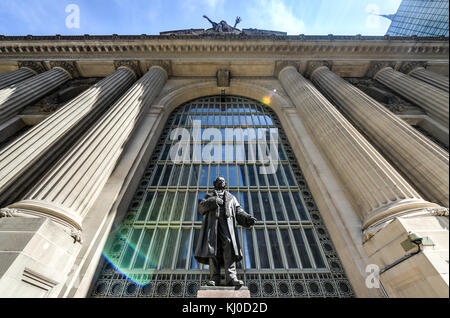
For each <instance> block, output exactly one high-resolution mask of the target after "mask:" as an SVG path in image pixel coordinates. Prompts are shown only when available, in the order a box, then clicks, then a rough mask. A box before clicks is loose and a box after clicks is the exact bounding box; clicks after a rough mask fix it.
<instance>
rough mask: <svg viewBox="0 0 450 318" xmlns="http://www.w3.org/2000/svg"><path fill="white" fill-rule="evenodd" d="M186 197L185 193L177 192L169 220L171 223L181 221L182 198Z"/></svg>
mask: <svg viewBox="0 0 450 318" xmlns="http://www.w3.org/2000/svg"><path fill="white" fill-rule="evenodd" d="M185 196H186V192H178V193H177V198H176V200H175V203H174V206H173V211H172V216H171V218H170V219H171V220H172V221H181V214H182V213H183V204H184V197H185Z"/></svg>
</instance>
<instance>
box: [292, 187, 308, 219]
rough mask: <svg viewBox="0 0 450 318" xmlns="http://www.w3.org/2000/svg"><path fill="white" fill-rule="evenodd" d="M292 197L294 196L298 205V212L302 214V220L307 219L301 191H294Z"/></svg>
mask: <svg viewBox="0 0 450 318" xmlns="http://www.w3.org/2000/svg"><path fill="white" fill-rule="evenodd" d="M292 197H293V198H294V202H295V206H296V207H297V211H298V214H299V215H300V220H302V221H307V220H308V217H307V216H306V212H305V208H304V207H303V203H302V200H301V199H300V195H299V193H298V192H292Z"/></svg>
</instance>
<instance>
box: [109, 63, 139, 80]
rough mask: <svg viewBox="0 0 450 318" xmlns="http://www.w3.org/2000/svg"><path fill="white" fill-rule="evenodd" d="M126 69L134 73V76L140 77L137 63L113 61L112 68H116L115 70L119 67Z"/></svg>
mask: <svg viewBox="0 0 450 318" xmlns="http://www.w3.org/2000/svg"><path fill="white" fill-rule="evenodd" d="M123 66H125V67H128V68H129V69H130V70H132V71H133V72H134V74H135V75H136V77H140V76H141V75H142V74H141V68H140V67H139V62H138V61H133V60H118V61H114V67H115V68H116V70H117V69H118V68H119V67H123Z"/></svg>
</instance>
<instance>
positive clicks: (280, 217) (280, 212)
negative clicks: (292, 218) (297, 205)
mask: <svg viewBox="0 0 450 318" xmlns="http://www.w3.org/2000/svg"><path fill="white" fill-rule="evenodd" d="M271 194H272V201H273V206H274V207H275V214H276V215H277V219H278V221H285V220H286V218H285V217H284V213H283V206H282V204H281V201H280V195H279V193H278V192H274V191H272V192H271Z"/></svg>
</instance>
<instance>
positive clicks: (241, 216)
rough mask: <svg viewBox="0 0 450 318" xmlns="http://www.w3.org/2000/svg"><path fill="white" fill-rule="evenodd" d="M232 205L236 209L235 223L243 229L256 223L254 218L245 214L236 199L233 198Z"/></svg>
mask: <svg viewBox="0 0 450 318" xmlns="http://www.w3.org/2000/svg"><path fill="white" fill-rule="evenodd" d="M234 204H235V207H236V221H237V223H238V224H239V225H241V226H243V227H245V228H250V227H252V226H253V225H254V224H255V222H256V218H254V217H253V216H251V215H250V214H248V213H247V212H245V211H244V209H242V207H241V205H240V204H239V202H238V200H237V199H236V198H234Z"/></svg>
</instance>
